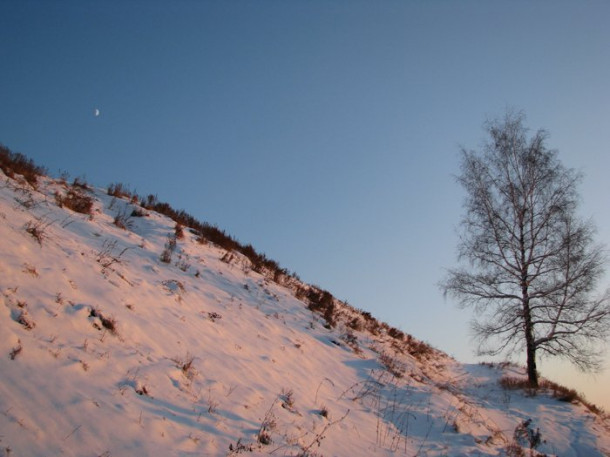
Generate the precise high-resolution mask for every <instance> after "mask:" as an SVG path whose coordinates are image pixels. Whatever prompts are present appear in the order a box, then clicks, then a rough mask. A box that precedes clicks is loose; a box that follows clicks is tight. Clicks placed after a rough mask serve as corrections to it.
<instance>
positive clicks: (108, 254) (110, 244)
mask: <svg viewBox="0 0 610 457" xmlns="http://www.w3.org/2000/svg"><path fill="white" fill-rule="evenodd" d="M116 244H117V242H116V240H113V241H110V240H104V242H103V243H102V248H101V249H100V250H99V252H97V254H96V255H95V260H96V261H97V263H99V264H100V265H101V266H102V273H106V270H107V269H109V268H110V267H111V266H112V265H114V264H118V263H121V262H122V259H121V257H122V256H123V254H125V252H127V250H128V249H129V247H126V248H123V249H122V250H121V251H118V249H117V247H116Z"/></svg>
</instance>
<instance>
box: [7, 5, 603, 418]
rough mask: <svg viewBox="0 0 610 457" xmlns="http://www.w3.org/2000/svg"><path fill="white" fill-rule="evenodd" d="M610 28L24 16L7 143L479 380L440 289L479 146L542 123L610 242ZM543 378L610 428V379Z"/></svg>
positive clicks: (574, 19) (466, 15) (204, 10)
mask: <svg viewBox="0 0 610 457" xmlns="http://www.w3.org/2000/svg"><path fill="white" fill-rule="evenodd" d="M609 23H610V3H609V2H607V1H601V0H600V1H581V2H574V1H557V0H553V1H551V0H548V1H529V0H528V1H482V0H481V1H471V0H464V1H448V0H447V1H440V0H439V1H407V0H403V1H392V0H388V1H381V2H380V1H372V0H371V1H359V0H349V1H347V0H345V1H332V0H331V1H314V0H310V1H305V0H303V1H296V0H295V1H280V0H277V1H270V0H261V1H254V0H250V1H232V0H226V1H201V2H196V1H185V0H178V1H171V2H170V1H165V2H161V1H150V0H147V1H97V2H93V1H87V0H78V1H68V0H65V1H56V2H52V1H46V0H45V1H28V0H19V1H17V0H15V1H10V0H7V1H3V2H1V3H0V62H1V65H2V70H1V71H0V107H1V109H0V142H2V143H3V144H5V145H6V146H8V147H9V148H11V149H12V150H14V151H19V152H23V153H24V154H26V155H28V156H30V157H32V158H33V159H34V160H35V161H36V162H38V163H40V164H42V165H45V166H46V167H48V169H49V171H50V172H51V174H53V175H58V174H59V173H60V171H62V172H68V173H69V174H70V175H71V176H72V177H75V176H85V177H86V179H87V180H88V181H89V182H90V183H91V184H94V185H96V186H106V185H108V184H110V183H113V182H123V183H126V184H129V185H130V187H131V189H132V190H135V191H137V192H138V193H139V194H148V193H156V194H157V195H158V196H159V198H160V199H161V200H163V201H168V202H170V203H171V204H172V206H174V207H176V208H183V209H185V210H186V211H188V212H189V213H191V214H193V215H194V216H195V217H197V218H198V219H201V220H205V221H208V222H211V223H214V224H217V225H218V226H219V227H221V228H223V229H225V230H226V231H227V232H228V233H230V234H231V235H233V236H235V237H236V238H238V239H239V240H240V241H242V242H244V243H252V244H253V245H254V246H255V248H256V249H257V250H259V251H260V252H264V253H266V254H267V255H268V256H269V257H271V258H273V259H275V260H277V261H278V262H279V263H280V264H281V265H282V266H283V267H286V268H288V269H290V270H291V271H296V272H297V273H298V274H299V275H300V277H301V278H302V279H303V280H305V281H307V282H311V283H315V284H317V285H319V286H321V287H323V288H325V289H328V290H330V291H331V292H332V293H333V294H334V295H336V296H337V297H338V298H341V299H345V300H347V301H349V303H350V304H352V305H353V306H355V307H357V308H361V309H365V310H368V311H370V312H372V313H373V315H375V316H377V317H379V318H381V319H383V320H385V321H387V322H389V323H390V324H392V325H394V326H396V327H399V328H402V329H403V330H405V331H407V332H409V333H411V334H413V335H414V336H416V337H418V338H420V339H423V340H426V341H428V342H429V343H431V344H432V345H434V346H436V347H438V348H439V349H442V350H444V351H446V352H448V353H449V354H451V355H453V356H455V357H456V358H458V359H459V360H462V361H473V360H477V359H475V357H474V356H473V354H472V351H473V349H474V347H475V345H474V344H473V343H472V342H471V341H470V336H469V325H468V322H469V319H470V317H471V315H470V311H461V310H458V309H457V308H456V307H455V304H454V303H452V302H451V301H450V300H444V299H443V297H442V294H441V292H440V291H439V289H438V287H437V283H438V281H439V280H440V279H441V278H442V277H443V274H444V268H447V267H451V266H454V265H455V261H456V243H457V237H456V231H455V230H456V227H457V224H458V222H459V219H460V215H461V212H462V208H461V202H462V199H463V197H464V194H463V192H462V190H461V189H460V188H459V186H458V185H457V184H456V182H455V180H454V179H453V177H452V175H454V174H456V173H457V172H458V171H459V148H460V146H464V147H467V148H477V147H478V146H479V145H480V144H481V142H482V140H483V139H484V131H483V129H482V124H483V122H484V121H485V120H486V119H488V118H493V117H496V116H501V115H502V114H503V113H504V111H505V109H506V108H507V107H514V108H517V109H522V110H524V111H525V113H526V115H527V124H528V125H529V126H530V127H531V128H532V129H534V130H536V129H538V128H545V129H547V130H548V131H549V133H550V139H549V141H548V145H549V146H550V147H553V148H556V149H558V150H559V154H560V155H559V157H560V159H561V160H562V161H563V163H564V164H565V165H566V166H568V167H573V168H576V169H579V170H582V171H583V173H584V174H585V180H584V182H583V185H582V186H581V189H580V190H581V195H582V198H583V204H582V208H581V211H582V215H583V216H584V217H590V216H591V217H593V219H594V220H595V222H596V224H597V226H598V228H599V240H600V241H602V242H604V243H607V244H610V214H609V213H608V207H607V198H608V195H610V192H609V191H610V181H609V180H608V178H607V174H608V172H609V171H610V153H609V151H608V145H609V144H610V126H609V121H610V83H609V81H610V27H609V26H608V24H609ZM96 109H99V111H100V115H99V116H97V117H96V116H95V110H96ZM606 284H609V285H610V275H607V279H606V280H605V284H603V287H604V288H605V286H606ZM609 360H610V359H609ZM607 365H610V364H607ZM541 368H542V374H543V375H550V376H552V377H554V378H555V379H557V380H558V381H560V382H563V383H565V384H569V385H570V386H572V387H576V388H577V389H578V390H582V391H585V392H586V394H587V396H588V398H590V399H591V400H592V401H594V402H596V403H598V404H603V405H604V406H605V407H606V408H607V409H610V398H609V397H610V394H608V392H607V391H604V389H603V388H602V386H607V385H610V374H608V371H606V372H605V374H604V375H598V376H597V377H595V378H592V377H590V376H584V377H583V376H577V375H574V374H572V371H571V370H569V369H568V368H567V367H566V366H565V365H560V364H554V363H550V362H543V363H542V365H541Z"/></svg>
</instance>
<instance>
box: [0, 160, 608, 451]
mask: <svg viewBox="0 0 610 457" xmlns="http://www.w3.org/2000/svg"><path fill="white" fill-rule="evenodd" d="M0 181H1V183H0V240H2V241H1V252H0V254H1V256H0V300H1V302H0V335H1V338H0V355H1V357H0V455H2V454H4V455H7V456H8V455H10V456H51V455H65V456H125V455H142V456H143V455H148V456H170V455H171V456H195V455H197V456H202V455H206V456H225V455H237V454H243V455H252V456H259V455H274V456H283V455H292V456H296V455H301V456H306V455H309V456H313V455H324V456H369V455H375V456H390V455H407V456H416V455H417V456H477V455H479V456H496V455H518V451H517V450H515V449H516V448H514V447H512V448H511V447H510V446H509V445H510V444H511V443H513V441H514V431H515V429H516V428H517V427H518V426H519V425H520V424H522V423H523V421H525V420H530V421H531V422H530V424H531V426H530V427H531V429H532V431H535V430H536V429H539V432H540V436H541V438H542V443H541V444H540V445H539V446H538V447H537V450H536V452H540V453H545V454H548V455H560V456H562V457H571V456H588V457H596V456H609V455H610V423H609V422H608V420H607V419H605V418H604V417H603V416H602V415H601V414H593V413H592V412H590V411H589V410H588V409H587V408H586V407H585V406H583V405H582V404H580V403H577V402H576V403H567V402H560V401H558V400H557V399H555V398H553V396H552V395H551V393H550V392H545V391H540V392H538V393H537V395H535V396H528V395H527V393H526V392H523V391H521V390H505V389H503V388H502V387H501V386H500V385H499V383H498V381H499V379H500V378H501V377H502V376H504V375H510V376H517V377H519V376H521V377H523V376H524V374H523V370H522V369H520V368H517V367H514V366H485V365H463V364H460V363H458V362H457V361H455V360H453V359H451V358H450V357H448V356H447V355H445V354H443V353H441V352H440V351H437V350H434V349H432V348H429V347H427V346H426V345H424V344H422V343H421V342H418V341H417V340H415V339H414V338H411V337H405V338H402V337H400V338H395V337H393V336H392V335H391V334H390V333H391V332H389V329H390V327H389V326H387V325H381V326H379V327H375V328H373V330H372V331H369V330H367V328H368V327H367V325H366V322H367V319H366V315H364V314H363V313H361V312H359V311H357V310H355V309H353V308H351V307H349V306H348V305H346V304H344V303H341V302H339V301H336V300H335V315H336V325H335V326H334V327H331V326H330V325H328V324H327V322H326V321H325V319H324V318H323V316H322V315H321V314H318V313H316V312H312V311H311V310H310V309H308V306H307V305H308V303H307V300H306V298H303V297H301V298H297V296H298V295H299V294H298V293H297V290H299V288H301V290H303V288H305V289H307V287H309V286H307V285H304V284H301V283H300V282H299V281H298V280H297V279H296V278H291V279H290V280H286V281H283V282H282V284H278V283H276V282H274V281H273V279H272V277H267V276H270V275H265V274H264V272H263V274H260V273H257V272H255V271H253V270H252V269H251V265H250V263H249V260H248V259H247V258H246V257H244V256H242V255H240V254H238V253H233V255H232V256H231V257H229V258H227V256H225V254H226V251H224V250H223V249H221V248H219V247H218V246H215V245H212V244H209V243H207V244H201V243H198V242H197V241H196V239H195V238H196V237H195V235H194V234H193V233H191V231H189V230H188V229H185V230H184V238H182V239H177V240H176V246H175V249H174V250H173V251H172V252H171V256H170V261H169V262H163V261H161V260H160V256H161V253H162V252H163V251H164V249H165V247H166V245H167V241H168V236H170V237H171V236H172V234H173V233H174V227H175V222H174V221H172V220H170V219H168V218H167V217H165V216H162V215H160V214H157V213H155V212H152V211H145V210H142V209H141V208H140V207H138V206H137V205H136V204H134V203H131V202H130V201H128V200H127V199H121V198H114V197H111V196H108V195H107V194H106V192H104V191H103V190H101V189H90V190H86V191H85V190H83V192H86V193H87V195H89V196H90V197H92V198H93V210H92V216H89V215H85V214H80V213H76V212H74V211H72V210H70V209H69V208H67V207H65V206H64V207H60V206H58V204H57V199H56V198H55V195H56V194H59V195H65V194H66V192H67V190H68V189H69V187H70V185H69V184H66V183H63V182H61V181H58V180H53V179H51V178H47V177H43V178H41V179H40V180H39V185H38V186H37V188H36V189H34V188H33V187H31V186H29V185H28V184H27V183H26V182H25V181H23V180H19V179H17V180H15V179H9V178H7V177H6V176H5V175H4V174H2V173H1V172H0ZM135 209H137V210H138V211H140V212H143V213H145V214H144V215H143V216H140V217H136V216H130V214H132V212H133V210H135ZM117 215H120V216H121V217H122V221H123V222H124V224H123V225H124V226H125V229H123V228H120V227H118V226H117V225H116V224H115V218H116V216H117ZM439 318H440V317H439ZM350 322H351V325H348V323H350ZM357 323H358V324H357ZM415 349H417V350H415ZM522 445H523V449H522V450H523V451H524V452H525V454H526V455H528V453H529V446H528V445H527V443H522ZM511 449H512V450H511ZM519 449H520V448H519ZM511 452H512V453H511ZM532 455H538V454H536V453H535V452H534V453H533V454H532Z"/></svg>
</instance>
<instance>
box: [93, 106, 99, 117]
mask: <svg viewBox="0 0 610 457" xmlns="http://www.w3.org/2000/svg"><path fill="white" fill-rule="evenodd" d="M93 114H94V115H95V117H98V116H99V115H100V110H99V109H97V108H95V111H93Z"/></svg>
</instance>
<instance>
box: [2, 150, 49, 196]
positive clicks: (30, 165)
mask: <svg viewBox="0 0 610 457" xmlns="http://www.w3.org/2000/svg"><path fill="white" fill-rule="evenodd" d="M0 169H1V170H2V171H3V172H4V174H5V175H6V176H8V177H9V178H14V177H15V175H16V174H17V175H21V176H23V178H24V179H25V180H26V181H27V182H28V183H29V184H30V185H31V186H32V187H34V188H35V187H36V185H37V183H38V177H40V176H43V175H45V174H46V169H45V168H44V167H40V166H38V165H36V164H35V163H34V161H33V160H32V159H28V158H27V157H26V156H24V155H23V154H21V153H20V152H12V151H11V150H10V149H9V148H7V147H6V146H4V145H3V144H0Z"/></svg>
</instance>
